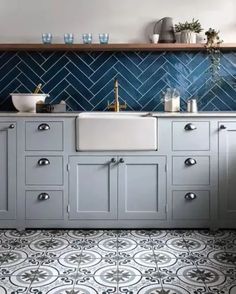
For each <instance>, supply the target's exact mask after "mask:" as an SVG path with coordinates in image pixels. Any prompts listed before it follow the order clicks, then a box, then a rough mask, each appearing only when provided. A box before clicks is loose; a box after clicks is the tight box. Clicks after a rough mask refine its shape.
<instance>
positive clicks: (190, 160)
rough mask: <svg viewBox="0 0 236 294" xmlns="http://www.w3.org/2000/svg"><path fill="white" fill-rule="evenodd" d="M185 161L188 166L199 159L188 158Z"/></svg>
mask: <svg viewBox="0 0 236 294" xmlns="http://www.w3.org/2000/svg"><path fill="white" fill-rule="evenodd" d="M184 163H185V165H187V166H191V165H195V164H197V161H196V159H194V158H187V159H186V160H185V162H184Z"/></svg>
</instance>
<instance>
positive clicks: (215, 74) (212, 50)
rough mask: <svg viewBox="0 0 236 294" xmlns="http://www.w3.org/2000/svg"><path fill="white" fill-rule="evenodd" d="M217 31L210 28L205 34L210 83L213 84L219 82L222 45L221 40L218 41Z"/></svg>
mask: <svg viewBox="0 0 236 294" xmlns="http://www.w3.org/2000/svg"><path fill="white" fill-rule="evenodd" d="M219 33H220V32H219V31H216V30H215V29H212V28H210V29H209V30H208V31H206V32H205V35H206V36H207V42H206V45H205V47H206V49H207V52H208V54H209V58H210V62H211V65H210V72H211V76H212V81H213V82H214V83H219V82H220V57H221V54H220V44H222V43H223V40H221V39H220V36H219Z"/></svg>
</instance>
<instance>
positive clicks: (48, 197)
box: [38, 193, 50, 201]
mask: <svg viewBox="0 0 236 294" xmlns="http://www.w3.org/2000/svg"><path fill="white" fill-rule="evenodd" d="M48 199H50V196H49V195H48V194H47V193H41V194H39V195H38V200H40V201H44V200H48Z"/></svg>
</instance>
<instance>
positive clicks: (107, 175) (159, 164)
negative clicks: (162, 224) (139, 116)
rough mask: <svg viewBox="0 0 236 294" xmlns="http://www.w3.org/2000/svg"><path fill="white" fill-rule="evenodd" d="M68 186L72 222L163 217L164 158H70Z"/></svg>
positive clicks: (164, 200) (164, 188) (164, 202)
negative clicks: (79, 220) (76, 220)
mask: <svg viewBox="0 0 236 294" xmlns="http://www.w3.org/2000/svg"><path fill="white" fill-rule="evenodd" d="M69 187H70V192H69V203H70V212H69V218H70V219H72V220H73V219H113V220H114V219H117V218H118V219H124V220H125V219H136V220H139V219H153V220H157V219H164V218H165V217H166V213H165V206H166V173H165V158H164V157H156V156H125V157H122V156H118V157H117V156H115V157H112V156H110V157H109V156H77V157H71V158H70V160H69ZM117 204H118V205H117Z"/></svg>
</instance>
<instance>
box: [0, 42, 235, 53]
mask: <svg viewBox="0 0 236 294" xmlns="http://www.w3.org/2000/svg"><path fill="white" fill-rule="evenodd" d="M220 49H221V50H224V51H230V50H236V43H232V44H231V43H225V44H221V45H220ZM201 50H205V46H204V44H180V43H175V44H148V43H143V44H141V43H139V44H130V43H124V44H121V43H120V44H106V45H102V44H90V45H87V44H72V45H65V44H50V45H45V44H0V51H201Z"/></svg>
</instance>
